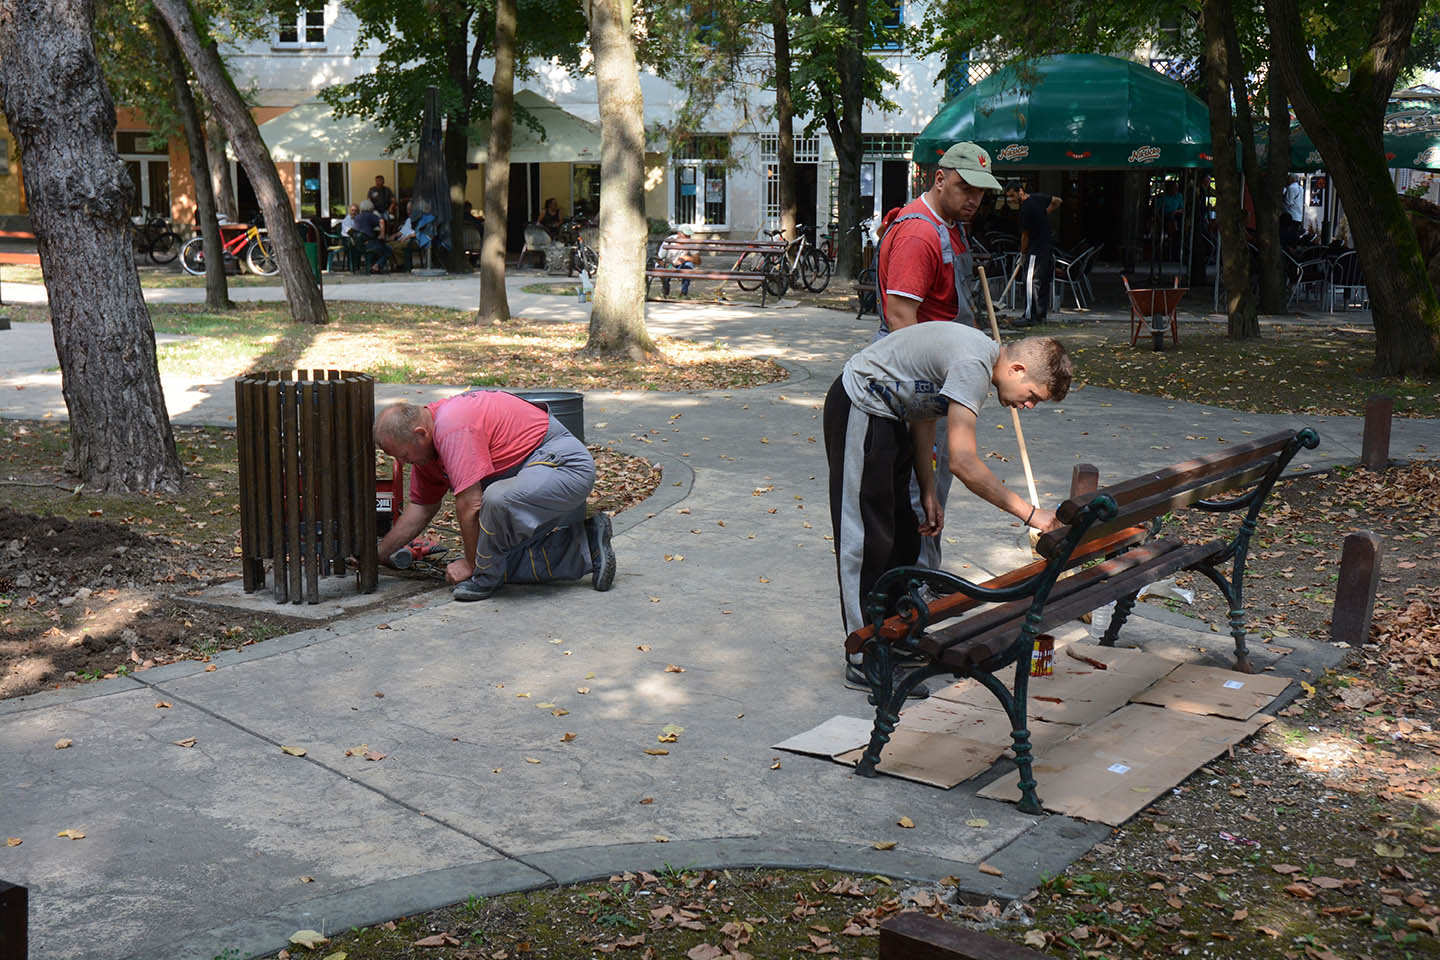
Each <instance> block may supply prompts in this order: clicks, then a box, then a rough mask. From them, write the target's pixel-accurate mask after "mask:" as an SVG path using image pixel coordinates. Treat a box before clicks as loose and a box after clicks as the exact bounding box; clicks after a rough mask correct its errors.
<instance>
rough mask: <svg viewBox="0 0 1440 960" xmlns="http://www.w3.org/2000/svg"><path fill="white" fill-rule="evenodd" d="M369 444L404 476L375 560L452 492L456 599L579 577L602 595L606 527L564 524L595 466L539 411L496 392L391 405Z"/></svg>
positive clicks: (604, 523)
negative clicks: (400, 506) (401, 495)
mask: <svg viewBox="0 0 1440 960" xmlns="http://www.w3.org/2000/svg"><path fill="white" fill-rule="evenodd" d="M375 442H376V443H377V444H378V445H379V446H380V447H381V449H383V450H384V451H385V452H386V453H387V454H389V455H390V456H392V457H395V458H396V459H397V460H400V461H402V462H404V463H408V464H410V465H411V467H412V471H411V474H410V502H409V504H407V505H406V507H405V509H404V511H402V512H401V514H400V516H399V517H398V518H397V519H396V520H395V523H394V525H393V526H392V527H391V528H390V532H389V533H387V534H386V535H385V536H384V538H382V539H381V541H380V546H379V553H380V556H381V557H382V558H388V557H389V556H391V554H393V553H394V552H395V551H396V550H399V549H400V548H401V547H403V546H405V545H406V544H408V543H409V542H410V541H411V540H413V539H414V538H415V537H417V536H418V535H419V534H420V532H421V531H422V530H424V529H425V527H426V526H427V525H428V524H429V523H430V520H431V519H432V518H433V517H434V516H435V514H436V513H437V512H438V511H439V509H440V503H441V501H442V500H443V499H444V497H445V494H446V492H448V491H451V490H453V491H454V492H455V517H456V521H457V522H458V523H459V524H460V537H461V540H462V541H463V543H464V549H463V552H462V555H461V556H460V558H459V559H457V560H453V561H451V562H450V564H449V566H447V567H446V570H445V579H446V580H447V581H448V582H449V583H453V584H455V589H454V591H453V594H452V595H453V596H454V597H455V599H456V600H484V599H485V598H486V597H489V596H490V595H491V594H493V593H494V592H495V591H496V590H498V589H500V587H502V586H503V585H505V584H506V583H550V582H552V581H557V580H576V579H579V578H581V577H583V576H586V575H589V576H590V578H591V582H592V583H593V585H594V587H595V589H596V590H609V589H610V585H611V583H612V582H613V581H614V578H615V551H614V550H613V549H612V548H611V545H610V537H611V528H610V518H609V517H608V516H606V515H605V514H604V513H597V514H596V515H595V516H594V517H590V518H588V519H587V520H586V521H585V523H584V525H583V526H581V525H578V524H573V523H570V522H569V519H568V518H569V517H570V516H572V515H573V514H574V513H575V512H576V511H578V510H580V509H582V508H583V507H584V505H585V500H586V498H587V497H588V496H589V495H590V490H591V488H593V487H594V486H595V460H594V459H593V458H592V457H591V456H590V451H588V450H586V449H585V445H584V444H583V443H581V442H580V441H579V440H578V439H576V438H575V437H574V436H573V435H572V434H571V433H570V431H568V430H566V429H565V428H564V427H563V426H562V425H561V424H560V422H559V421H558V420H556V419H555V418H554V417H552V416H551V415H550V414H549V413H548V412H547V411H546V410H545V408H544V407H541V406H538V405H536V404H533V403H531V402H530V401H528V400H525V399H523V398H521V397H517V396H515V395H514V394H511V393H505V392H503V391H500V390H472V391H470V392H469V393H462V394H459V395H458V396H454V397H450V398H449V399H447V400H438V401H436V402H435V403H432V404H428V405H427V406H423V407H421V406H416V405H415V404H411V403H404V402H401V403H396V404H393V405H392V406H389V407H386V408H385V409H384V410H382V411H380V414H379V415H378V416H377V417H376V418H375Z"/></svg>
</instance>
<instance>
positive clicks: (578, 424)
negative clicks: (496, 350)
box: [506, 390, 585, 523]
mask: <svg viewBox="0 0 1440 960" xmlns="http://www.w3.org/2000/svg"><path fill="white" fill-rule="evenodd" d="M506 392H507V393H513V394H515V396H517V397H523V398H524V399H526V400H529V401H530V402H531V403H537V404H540V405H541V406H543V407H545V408H546V409H548V410H549V411H550V413H551V414H552V415H553V416H554V417H555V419H556V420H559V421H560V423H561V424H562V425H563V426H564V427H565V429H566V430H569V431H570V432H571V433H572V434H574V435H575V439H577V440H579V441H580V442H581V443H584V442H585V395H584V394H583V393H576V392H575V391H573V390H508V391H506ZM570 522H571V523H584V522H585V507H584V506H583V505H582V506H580V508H579V509H577V510H576V511H575V512H574V513H573V514H571V515H570Z"/></svg>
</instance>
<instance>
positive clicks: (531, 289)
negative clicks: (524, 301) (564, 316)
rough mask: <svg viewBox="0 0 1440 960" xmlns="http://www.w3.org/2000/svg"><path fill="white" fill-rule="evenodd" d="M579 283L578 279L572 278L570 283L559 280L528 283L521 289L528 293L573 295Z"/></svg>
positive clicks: (559, 295) (558, 295)
mask: <svg viewBox="0 0 1440 960" xmlns="http://www.w3.org/2000/svg"><path fill="white" fill-rule="evenodd" d="M577 284H578V281H575V280H571V281H570V282H569V283H562V282H558V281H556V282H551V283H527V284H525V286H523V287H521V288H520V289H521V290H524V291H525V292H526V293H539V294H550V295H553V296H557V297H573V296H575V287H576V286H577Z"/></svg>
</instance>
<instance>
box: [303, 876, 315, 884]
mask: <svg viewBox="0 0 1440 960" xmlns="http://www.w3.org/2000/svg"><path fill="white" fill-rule="evenodd" d="M300 882H301V883H314V882H315V878H314V877H301V878H300Z"/></svg>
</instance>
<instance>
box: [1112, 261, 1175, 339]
mask: <svg viewBox="0 0 1440 960" xmlns="http://www.w3.org/2000/svg"><path fill="white" fill-rule="evenodd" d="M1120 282H1121V283H1123V284H1125V292H1126V293H1127V294H1128V295H1129V297H1130V346H1132V347H1133V346H1135V342H1136V341H1137V340H1139V339H1140V331H1141V330H1142V329H1144V328H1145V327H1147V326H1148V327H1149V328H1150V336H1151V338H1152V340H1153V342H1154V344H1155V349H1156V350H1157V351H1158V350H1164V349H1165V321H1167V320H1168V321H1170V342H1171V343H1172V344H1174V345H1175V346H1177V347H1178V346H1179V345H1180V321H1179V320H1178V319H1177V318H1176V316H1175V310H1176V308H1177V307H1179V305H1180V298H1181V297H1183V296H1185V294H1187V293H1189V292H1190V288H1189V287H1182V286H1180V278H1179V277H1176V278H1175V286H1173V287H1171V288H1169V289H1166V288H1164V287H1159V288H1154V289H1142V290H1132V289H1131V288H1130V281H1129V280H1127V279H1126V278H1125V277H1124V275H1121V277H1120Z"/></svg>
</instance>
